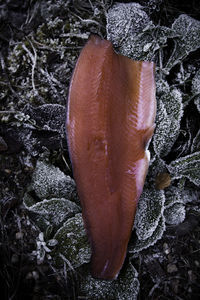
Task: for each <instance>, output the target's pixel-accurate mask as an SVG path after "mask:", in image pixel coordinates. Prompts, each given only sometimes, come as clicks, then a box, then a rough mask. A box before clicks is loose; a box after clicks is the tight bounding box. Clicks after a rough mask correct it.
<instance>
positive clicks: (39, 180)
mask: <svg viewBox="0 0 200 300" xmlns="http://www.w3.org/2000/svg"><path fill="white" fill-rule="evenodd" d="M32 189H33V190H34V191H35V193H36V195H37V196H38V197H39V198H40V199H49V198H53V197H55V198H61V197H63V198H68V199H72V198H74V197H73V196H74V195H73V194H74V193H75V183H74V181H73V179H71V177H69V176H66V175H65V174H64V173H63V172H62V171H60V169H58V168H56V167H54V166H53V165H50V164H47V163H45V162H42V161H38V162H37V165H36V168H35V171H34V173H33V177H32Z"/></svg>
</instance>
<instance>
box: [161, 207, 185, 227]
mask: <svg viewBox="0 0 200 300" xmlns="http://www.w3.org/2000/svg"><path fill="white" fill-rule="evenodd" d="M164 216H165V221H166V223H167V224H173V225H175V224H179V223H181V222H183V221H184V219H185V205H184V204H182V203H175V204H174V205H172V206H170V207H168V208H167V209H165V211H164Z"/></svg>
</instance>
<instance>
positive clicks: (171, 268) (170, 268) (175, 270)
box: [167, 264, 178, 273]
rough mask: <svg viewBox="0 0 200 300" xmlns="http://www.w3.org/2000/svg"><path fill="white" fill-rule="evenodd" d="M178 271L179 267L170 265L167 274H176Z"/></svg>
mask: <svg viewBox="0 0 200 300" xmlns="http://www.w3.org/2000/svg"><path fill="white" fill-rule="evenodd" d="M177 271H178V269H177V266H176V265H174V264H168V265H167V273H174V272H177Z"/></svg>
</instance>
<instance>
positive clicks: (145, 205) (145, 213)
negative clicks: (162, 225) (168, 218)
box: [134, 189, 165, 240]
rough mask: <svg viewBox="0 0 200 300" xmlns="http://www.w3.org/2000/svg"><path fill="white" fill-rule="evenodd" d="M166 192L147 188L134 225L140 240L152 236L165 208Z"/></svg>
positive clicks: (139, 204)
mask: <svg viewBox="0 0 200 300" xmlns="http://www.w3.org/2000/svg"><path fill="white" fill-rule="evenodd" d="M164 202H165V197H164V192H163V191H157V190H155V189H152V190H150V189H149V190H147V189H145V190H144V191H143V193H142V196H141V198H140V200H139V203H138V208H137V213H136V217H135V222H134V226H135V228H136V234H137V236H138V239H139V240H146V239H148V238H149V237H151V236H152V234H153V233H154V231H155V229H156V228H157V226H158V222H159V220H160V217H161V216H162V214H163V210H164Z"/></svg>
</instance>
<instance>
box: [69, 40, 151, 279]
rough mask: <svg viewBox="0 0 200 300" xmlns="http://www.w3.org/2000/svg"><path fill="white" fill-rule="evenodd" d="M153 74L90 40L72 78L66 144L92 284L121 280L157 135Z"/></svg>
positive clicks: (147, 67)
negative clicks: (152, 142) (88, 248)
mask: <svg viewBox="0 0 200 300" xmlns="http://www.w3.org/2000/svg"><path fill="white" fill-rule="evenodd" d="M154 69H155V65H154V63H153V62H147V61H133V60H131V59H129V58H127V57H125V56H122V55H119V54H116V53H115V52H114V50H113V47H112V44H111V42H110V41H107V40H102V39H101V38H100V37H98V36H96V35H92V36H91V37H90V39H89V40H88V42H87V43H86V45H85V47H84V48H83V49H82V51H81V53H80V56H79V59H78V61H77V64H76V67H75V70H74V73H73V76H72V79H71V84H70V90H69V97H68V110H67V125H66V126H67V139H68V147H69V153H70V158H71V162H72V168H73V175H74V179H75V181H76V185H77V190H78V194H79V198H80V201H81V206H82V214H83V219H84V224H85V227H86V230H87V235H88V238H89V241H90V244H91V248H92V257H91V272H92V276H93V277H95V278H100V279H105V280H113V279H116V278H117V276H118V273H119V271H120V269H121V267H122V265H123V262H124V259H125V256H126V251H127V245H128V242H129V239H130V236H131V232H132V227H133V222H134V217H135V213H136V208H137V203H138V199H139V197H140V195H141V193H142V190H143V185H144V181H145V177H146V174H147V170H148V163H149V154H148V150H147V149H146V148H147V145H148V143H149V141H150V139H151V137H152V135H153V132H154V128H155V125H154V121H155V114H156V99H155V82H154Z"/></svg>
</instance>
